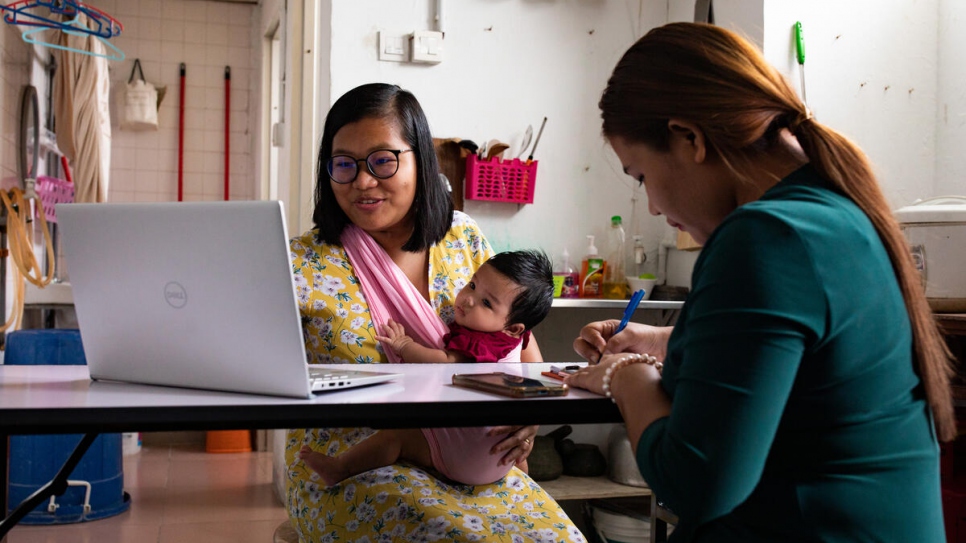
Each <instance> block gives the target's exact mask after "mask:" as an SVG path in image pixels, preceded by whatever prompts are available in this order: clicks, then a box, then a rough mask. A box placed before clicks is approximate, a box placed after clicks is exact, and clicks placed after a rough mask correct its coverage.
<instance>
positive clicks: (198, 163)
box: [184, 151, 205, 174]
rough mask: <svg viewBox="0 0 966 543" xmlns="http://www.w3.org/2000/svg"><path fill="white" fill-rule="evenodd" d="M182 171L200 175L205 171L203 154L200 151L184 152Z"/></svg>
mask: <svg viewBox="0 0 966 543" xmlns="http://www.w3.org/2000/svg"><path fill="white" fill-rule="evenodd" d="M184 171H185V172H186V173H187V172H191V173H197V174H200V173H202V172H204V171H205V154H204V153H203V152H201V151H185V152H184Z"/></svg>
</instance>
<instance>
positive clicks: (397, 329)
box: [376, 319, 413, 353]
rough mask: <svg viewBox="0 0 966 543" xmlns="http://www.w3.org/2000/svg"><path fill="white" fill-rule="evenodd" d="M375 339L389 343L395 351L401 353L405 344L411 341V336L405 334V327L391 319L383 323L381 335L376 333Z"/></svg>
mask: <svg viewBox="0 0 966 543" xmlns="http://www.w3.org/2000/svg"><path fill="white" fill-rule="evenodd" d="M376 339H377V340H378V341H381V342H383V343H385V344H387V345H389V347H391V348H392V350H393V351H395V352H396V353H401V352H402V350H403V349H405V348H406V345H409V344H410V343H412V342H413V338H411V337H409V336H407V335H406V328H405V327H404V326H403V325H401V324H399V323H398V322H396V321H394V320H392V319H389V322H387V323H386V324H385V325H383V327H382V335H379V334H376Z"/></svg>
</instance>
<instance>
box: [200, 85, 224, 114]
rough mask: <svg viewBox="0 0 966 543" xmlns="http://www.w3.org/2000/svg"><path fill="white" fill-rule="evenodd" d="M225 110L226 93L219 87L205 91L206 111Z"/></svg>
mask: <svg viewBox="0 0 966 543" xmlns="http://www.w3.org/2000/svg"><path fill="white" fill-rule="evenodd" d="M224 108H225V91H224V89H221V88H218V87H208V88H206V89H205V109H211V110H223V109H224Z"/></svg>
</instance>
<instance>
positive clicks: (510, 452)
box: [486, 425, 540, 466]
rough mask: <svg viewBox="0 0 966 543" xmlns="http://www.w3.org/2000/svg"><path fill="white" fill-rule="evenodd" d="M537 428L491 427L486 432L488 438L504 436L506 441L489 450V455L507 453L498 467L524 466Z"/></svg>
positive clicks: (531, 448) (531, 449)
mask: <svg viewBox="0 0 966 543" xmlns="http://www.w3.org/2000/svg"><path fill="white" fill-rule="evenodd" d="M539 428H540V427H539V426H536V425H534V426H493V427H491V428H490V429H489V431H487V432H486V435H488V436H496V435H506V439H504V440H503V441H501V442H499V443H497V444H496V445H494V446H493V448H492V449H490V454H499V453H501V452H503V451H507V452H506V454H504V455H503V458H501V459H500V465H501V466H506V465H509V464H516V465H518V466H520V465H524V464H525V463H526V461H527V457H528V456H530V453H531V452H532V451H533V438H534V436H536V435H537V430H538V429H539Z"/></svg>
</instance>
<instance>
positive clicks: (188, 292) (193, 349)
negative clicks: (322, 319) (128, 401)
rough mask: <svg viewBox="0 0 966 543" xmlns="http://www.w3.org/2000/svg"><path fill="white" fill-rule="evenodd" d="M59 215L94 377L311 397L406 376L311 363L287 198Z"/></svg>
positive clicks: (113, 207)
mask: <svg viewBox="0 0 966 543" xmlns="http://www.w3.org/2000/svg"><path fill="white" fill-rule="evenodd" d="M57 219H58V223H59V225H60V231H61V232H62V235H63V245H64V252H65V256H66V265H67V271H68V273H69V275H70V282H71V286H72V290H73V295H74V307H75V310H76V312H77V321H78V324H79V326H80V332H81V339H82V341H83V344H84V354H85V356H86V357H87V365H88V368H89V370H90V374H91V378H92V379H95V380H113V381H126V382H132V383H143V384H150V385H166V386H176V387H187V388H199V389H209V390H222V391H231V392H246V393H253V394H264V395H272V396H289V397H294V398H308V397H311V395H312V392H321V391H329V390H337V389H343V388H347V387H357V386H363V385H370V384H376V383H382V382H386V381H390V380H392V379H395V378H398V377H400V376H401V375H400V374H398V373H390V372H371V371H351V372H337V373H336V372H333V369H332V368H327V367H325V366H316V365H314V364H313V365H310V364H307V363H306V357H305V344H304V342H303V339H302V324H301V318H300V315H299V311H298V305H297V301H296V293H295V282H294V280H293V278H292V265H291V260H290V256H289V255H290V253H289V246H288V233H287V232H286V228H285V212H284V209H283V207H282V203H281V202H278V201H239V202H177V203H176V202H170V203H132V204H120V203H119V204H60V205H58V206H57ZM310 371H311V375H310Z"/></svg>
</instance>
